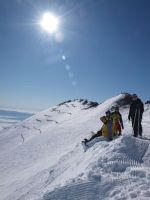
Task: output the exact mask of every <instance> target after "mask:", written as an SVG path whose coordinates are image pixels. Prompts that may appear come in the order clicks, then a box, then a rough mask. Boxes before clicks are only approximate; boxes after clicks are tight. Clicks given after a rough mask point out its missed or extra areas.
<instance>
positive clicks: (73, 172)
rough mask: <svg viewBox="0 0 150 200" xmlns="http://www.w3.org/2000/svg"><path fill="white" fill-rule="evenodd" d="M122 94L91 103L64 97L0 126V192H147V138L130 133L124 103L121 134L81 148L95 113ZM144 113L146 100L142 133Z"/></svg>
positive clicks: (7, 195) (48, 195)
mask: <svg viewBox="0 0 150 200" xmlns="http://www.w3.org/2000/svg"><path fill="white" fill-rule="evenodd" d="M124 98H125V95H124V94H120V95H118V96H116V97H113V98H111V99H109V100H107V101H105V102H103V103H102V104H100V105H97V106H96V107H91V106H90V105H91V103H90V102H86V101H83V100H82V101H80V100H75V101H68V102H64V103H62V104H59V105H58V106H56V107H53V108H50V109H48V110H46V111H43V112H40V113H38V114H37V115H35V116H32V117H30V118H28V119H27V120H25V121H23V122H21V123H19V124H18V125H16V126H13V127H11V128H10V129H9V130H3V131H1V132H0V180H1V183H0V193H1V197H0V198H1V199H2V200H10V199H14V200H17V199H20V200H27V199H29V200H30V199H35V200H36V199H53V200H55V199H57V200H59V199H62V200H66V199H67V198H68V199H91V198H90V197H91V196H93V197H94V198H93V199H108V197H109V198H110V197H111V199H113V198H114V199H121V198H122V199H123V198H124V199H125V198H126V196H127V192H128V193H129V194H128V196H127V197H128V198H127V199H130V198H131V199H132V198H137V196H140V195H141V199H148V198H150V194H149V186H150V181H149V177H150V172H149V166H150V156H149V155H150V149H149V143H150V141H148V140H140V139H138V138H137V139H136V138H133V137H131V134H132V129H131V124H129V123H128V121H127V113H128V108H122V109H121V113H122V114H123V119H124V126H125V130H124V134H123V137H120V138H119V139H116V140H114V141H112V142H110V143H108V142H107V141H99V142H98V141H96V140H95V141H94V143H93V146H92V147H91V148H89V149H88V151H87V152H85V153H84V152H83V149H82V146H81V140H82V139H83V138H85V137H90V136H91V131H97V130H98V129H99V128H100V127H101V122H100V121H99V117H100V116H102V115H103V114H104V113H105V111H106V110H107V109H111V108H112V107H113V106H114V105H116V104H117V103H118V101H122V99H124ZM148 114H149V107H148V105H147V107H146V112H145V113H144V119H143V125H144V135H146V136H148V135H149V128H150V127H149V123H148ZM99 140H100V139H99ZM129 183H130V185H129ZM129 186H130V187H129ZM80 188H81V189H80ZM131 188H132V189H131ZM142 188H143V189H142ZM130 190H131V191H130ZM139 191H141V192H140V193H139ZM66 195H67V196H68V197H66ZM81 196H82V198H80V197H81Z"/></svg>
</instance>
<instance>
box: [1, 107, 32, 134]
mask: <svg viewBox="0 0 150 200" xmlns="http://www.w3.org/2000/svg"><path fill="white" fill-rule="evenodd" d="M32 115H33V113H27V112H21V111H20V112H19V111H9V110H3V109H0V131H1V130H2V129H9V128H10V127H11V126H12V125H14V124H16V123H17V122H20V121H23V120H24V119H26V118H28V117H30V116H32Z"/></svg>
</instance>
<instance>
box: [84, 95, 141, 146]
mask: <svg viewBox="0 0 150 200" xmlns="http://www.w3.org/2000/svg"><path fill="white" fill-rule="evenodd" d="M143 112H144V104H143V102H142V101H141V99H139V98H138V96H137V95H136V94H133V95H132V96H131V104H130V108H129V114H128V120H129V121H130V120H131V122H132V128H133V133H134V134H133V136H134V137H138V135H139V136H141V137H142V124H141V122H142V115H143ZM105 114H106V115H105V116H102V117H100V120H101V121H102V122H103V125H102V127H101V129H100V130H99V131H97V133H96V134H94V135H93V136H92V137H91V138H90V139H84V141H83V142H84V144H86V143H87V142H89V141H91V140H93V139H94V138H96V137H100V136H103V137H105V138H108V140H113V138H114V137H116V136H121V135H122V129H124V125H123V120H122V115H121V113H120V111H119V107H118V106H116V107H115V108H114V111H113V112H110V110H108V111H107V112H106V113H105Z"/></svg>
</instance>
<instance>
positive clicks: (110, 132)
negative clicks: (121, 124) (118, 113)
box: [82, 110, 115, 145]
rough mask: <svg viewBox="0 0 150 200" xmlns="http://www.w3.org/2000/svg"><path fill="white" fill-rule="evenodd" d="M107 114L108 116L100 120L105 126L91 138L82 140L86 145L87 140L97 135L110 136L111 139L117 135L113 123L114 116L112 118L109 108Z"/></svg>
mask: <svg viewBox="0 0 150 200" xmlns="http://www.w3.org/2000/svg"><path fill="white" fill-rule="evenodd" d="M105 114H106V116H103V117H100V120H101V121H102V122H103V126H102V127H101V129H100V130H99V131H97V133H96V134H94V135H93V136H92V137H91V138H90V139H84V141H82V142H84V143H85V145H86V143H87V142H89V141H91V140H93V139H94V138H96V137H100V136H103V137H105V138H108V139H109V140H112V139H113V136H114V135H115V127H114V124H113V118H112V115H111V112H110V111H109V110H108V111H107V112H106V113H105Z"/></svg>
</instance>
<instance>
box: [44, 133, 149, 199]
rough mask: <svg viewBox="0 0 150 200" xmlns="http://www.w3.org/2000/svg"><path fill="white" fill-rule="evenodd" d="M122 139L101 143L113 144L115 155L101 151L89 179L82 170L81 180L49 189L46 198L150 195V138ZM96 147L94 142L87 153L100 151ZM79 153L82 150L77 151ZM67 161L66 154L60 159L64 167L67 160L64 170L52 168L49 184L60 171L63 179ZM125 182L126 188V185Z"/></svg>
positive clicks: (143, 196)
mask: <svg viewBox="0 0 150 200" xmlns="http://www.w3.org/2000/svg"><path fill="white" fill-rule="evenodd" d="M119 140H120V141H112V142H110V143H109V144H108V145H106V144H103V142H101V143H102V146H101V144H99V146H101V147H102V148H103V147H104V148H107V149H109V148H110V149H111V153H112V156H111V157H110V155H108V157H107V153H108V154H109V153H110V152H109V151H108V152H105V155H97V161H96V162H93V164H92V165H90V167H91V170H89V172H88V174H87V177H86V178H85V179H83V178H84V175H83V174H82V175H81V177H80V178H79V179H78V180H77V179H76V180H74V181H72V182H70V183H68V184H67V183H66V185H65V184H64V185H63V186H58V187H57V188H56V189H54V190H53V191H51V192H48V193H47V194H45V195H44V197H43V200H70V199H72V200H80V199H82V200H91V199H94V200H101V199H114V200H121V199H122V200H128V199H135V198H138V197H139V199H140V195H141V199H140V200H148V199H150V192H149V187H150V181H147V177H150V172H149V167H150V145H149V144H150V141H145V140H141V139H138V138H134V137H131V136H125V137H122V138H121V139H119ZM104 143H106V142H104ZM113 143H116V144H115V145H114V144H113ZM96 145H98V144H96ZM112 148H113V149H112ZM76 150H77V149H76ZM96 150H97V149H96V147H95V145H94V146H92V147H91V148H90V149H89V150H88V151H87V152H86V153H83V154H86V155H87V154H88V152H89V154H90V153H93V154H95V153H97V154H98V152H96ZM74 153H75V151H74V152H73V151H72V152H70V155H66V161H67V162H68V157H69V156H70V158H71V157H72V156H74ZM101 153H102V152H101ZM76 154H78V153H77V152H76ZM98 156H99V159H98ZM85 157H86V156H85ZM66 161H65V157H64V158H63V159H62V160H60V162H61V164H60V166H61V167H62V163H64V167H63V170H60V169H56V168H55V170H54V171H51V172H52V173H50V177H51V178H50V177H49V178H50V180H49V181H48V184H50V182H53V180H54V179H55V180H56V174H57V175H58V179H59V175H61V173H63V172H64V171H65V170H67V169H68V168H69V165H68V166H67V165H66ZM58 166H59V165H57V167H58ZM52 174H53V175H52ZM66 174H67V173H66ZM53 176H54V177H53ZM52 177H53V178H52ZM136 182H138V184H136ZM123 185H124V189H122V186H123Z"/></svg>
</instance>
